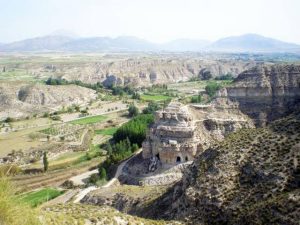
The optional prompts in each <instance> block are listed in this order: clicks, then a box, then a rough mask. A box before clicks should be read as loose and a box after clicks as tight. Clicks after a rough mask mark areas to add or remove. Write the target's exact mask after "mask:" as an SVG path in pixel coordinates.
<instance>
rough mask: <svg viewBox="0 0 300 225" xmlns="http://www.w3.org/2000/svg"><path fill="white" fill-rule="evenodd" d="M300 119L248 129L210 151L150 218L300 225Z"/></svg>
mask: <svg viewBox="0 0 300 225" xmlns="http://www.w3.org/2000/svg"><path fill="white" fill-rule="evenodd" d="M299 145H300V114H299V112H297V113H295V114H292V115H290V116H289V117H286V118H284V119H280V120H277V121H275V122H272V123H271V124H270V125H269V126H267V127H265V128H257V129H242V130H240V131H238V132H236V133H233V134H231V135H229V136H228V137H226V138H225V140H224V141H222V142H220V143H219V144H217V145H215V146H212V147H210V148H209V149H207V150H205V151H204V152H203V153H202V154H200V155H199V156H198V158H197V159H196V160H195V161H194V164H193V165H192V166H190V168H189V169H188V170H187V171H186V173H185V175H184V177H183V179H182V181H181V182H179V183H178V184H177V185H175V186H174V187H172V188H171V189H170V190H169V192H168V193H166V194H165V195H163V196H162V197H161V198H160V199H159V200H158V201H156V202H154V203H153V204H152V205H151V206H150V207H149V209H150V208H151V210H149V211H148V209H146V210H145V213H147V214H148V216H150V217H159V218H165V219H168V218H172V219H181V220H184V221H186V222H187V223H188V224H295V225H296V224H298V223H299V216H300V205H299V202H300V201H299V200H300V192H299V187H300V167H299V165H300V164H299V162H300V154H299V152H300V151H299V150H300V149H299Z"/></svg>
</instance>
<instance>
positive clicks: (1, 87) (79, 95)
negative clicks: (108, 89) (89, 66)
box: [0, 82, 97, 119]
mask: <svg viewBox="0 0 300 225" xmlns="http://www.w3.org/2000/svg"><path fill="white" fill-rule="evenodd" d="M96 97H97V95H96V93H95V91H93V90H91V89H87V88H83V87H78V86H75V85H58V86H50V85H49V86H48V85H42V84H28V83H20V82H16V83H13V82H3V83H1V84H0V119H4V118H6V117H15V118H18V117H25V116H27V115H29V116H31V115H32V114H34V113H41V112H46V111H48V112H49V111H50V112H52V111H55V110H59V109H61V108H62V107H67V106H70V105H73V104H79V105H81V104H86V103H87V102H89V101H90V100H91V99H95V98H96Z"/></svg>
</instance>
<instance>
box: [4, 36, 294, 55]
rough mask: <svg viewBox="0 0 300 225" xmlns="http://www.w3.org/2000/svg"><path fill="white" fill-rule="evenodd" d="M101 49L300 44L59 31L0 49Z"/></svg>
mask: <svg viewBox="0 0 300 225" xmlns="http://www.w3.org/2000/svg"><path fill="white" fill-rule="evenodd" d="M31 51H35V52H43V51H67V52H100V51H106V52H107V51H108V52H109V51H113V52H122V51H174V52H176V51H177V52H183V51H221V52H298V53H300V45H296V44H291V43H287V42H283V41H279V40H276V39H272V38H267V37H263V36H260V35H257V34H245V35H242V36H232V37H227V38H222V39H220V40H218V41H216V42H213V43H210V42H209V41H205V40H192V39H178V40H174V41H170V42H167V43H164V44H155V43H152V42H149V41H146V40H143V39H140V38H137V37H131V36H121V37H117V38H111V37H87V38H80V37H78V36H76V35H74V34H72V33H68V32H65V31H56V32H54V33H52V34H51V35H48V36H44V37H37V38H31V39H26V40H22V41H17V42H13V43H9V44H2V45H1V44H0V52H31Z"/></svg>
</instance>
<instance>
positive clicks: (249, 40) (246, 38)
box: [207, 34, 300, 52]
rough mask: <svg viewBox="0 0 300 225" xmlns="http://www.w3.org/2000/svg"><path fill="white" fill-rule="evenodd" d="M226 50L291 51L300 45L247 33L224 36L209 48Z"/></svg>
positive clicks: (299, 47)
mask: <svg viewBox="0 0 300 225" xmlns="http://www.w3.org/2000/svg"><path fill="white" fill-rule="evenodd" d="M207 49H208V50H214V51H226V52H291V51H295V50H299V49H300V45H297V44H292V43H287V42H283V41H279V40H276V39H273V38H268V37H264V36H261V35H257V34H245V35H241V36H231V37H227V38H222V39H220V40H218V41H216V42H214V43H212V44H211V45H210V46H208V48H207Z"/></svg>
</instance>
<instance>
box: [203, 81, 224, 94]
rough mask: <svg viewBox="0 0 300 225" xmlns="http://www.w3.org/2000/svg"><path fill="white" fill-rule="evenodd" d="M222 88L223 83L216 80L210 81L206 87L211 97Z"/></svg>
mask: <svg viewBox="0 0 300 225" xmlns="http://www.w3.org/2000/svg"><path fill="white" fill-rule="evenodd" d="M220 89H221V85H220V84H218V83H216V82H210V83H209V84H207V85H206V87H205V91H206V93H207V94H208V95H209V96H210V97H213V96H214V95H215V94H216V93H217V91H218V90H220Z"/></svg>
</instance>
